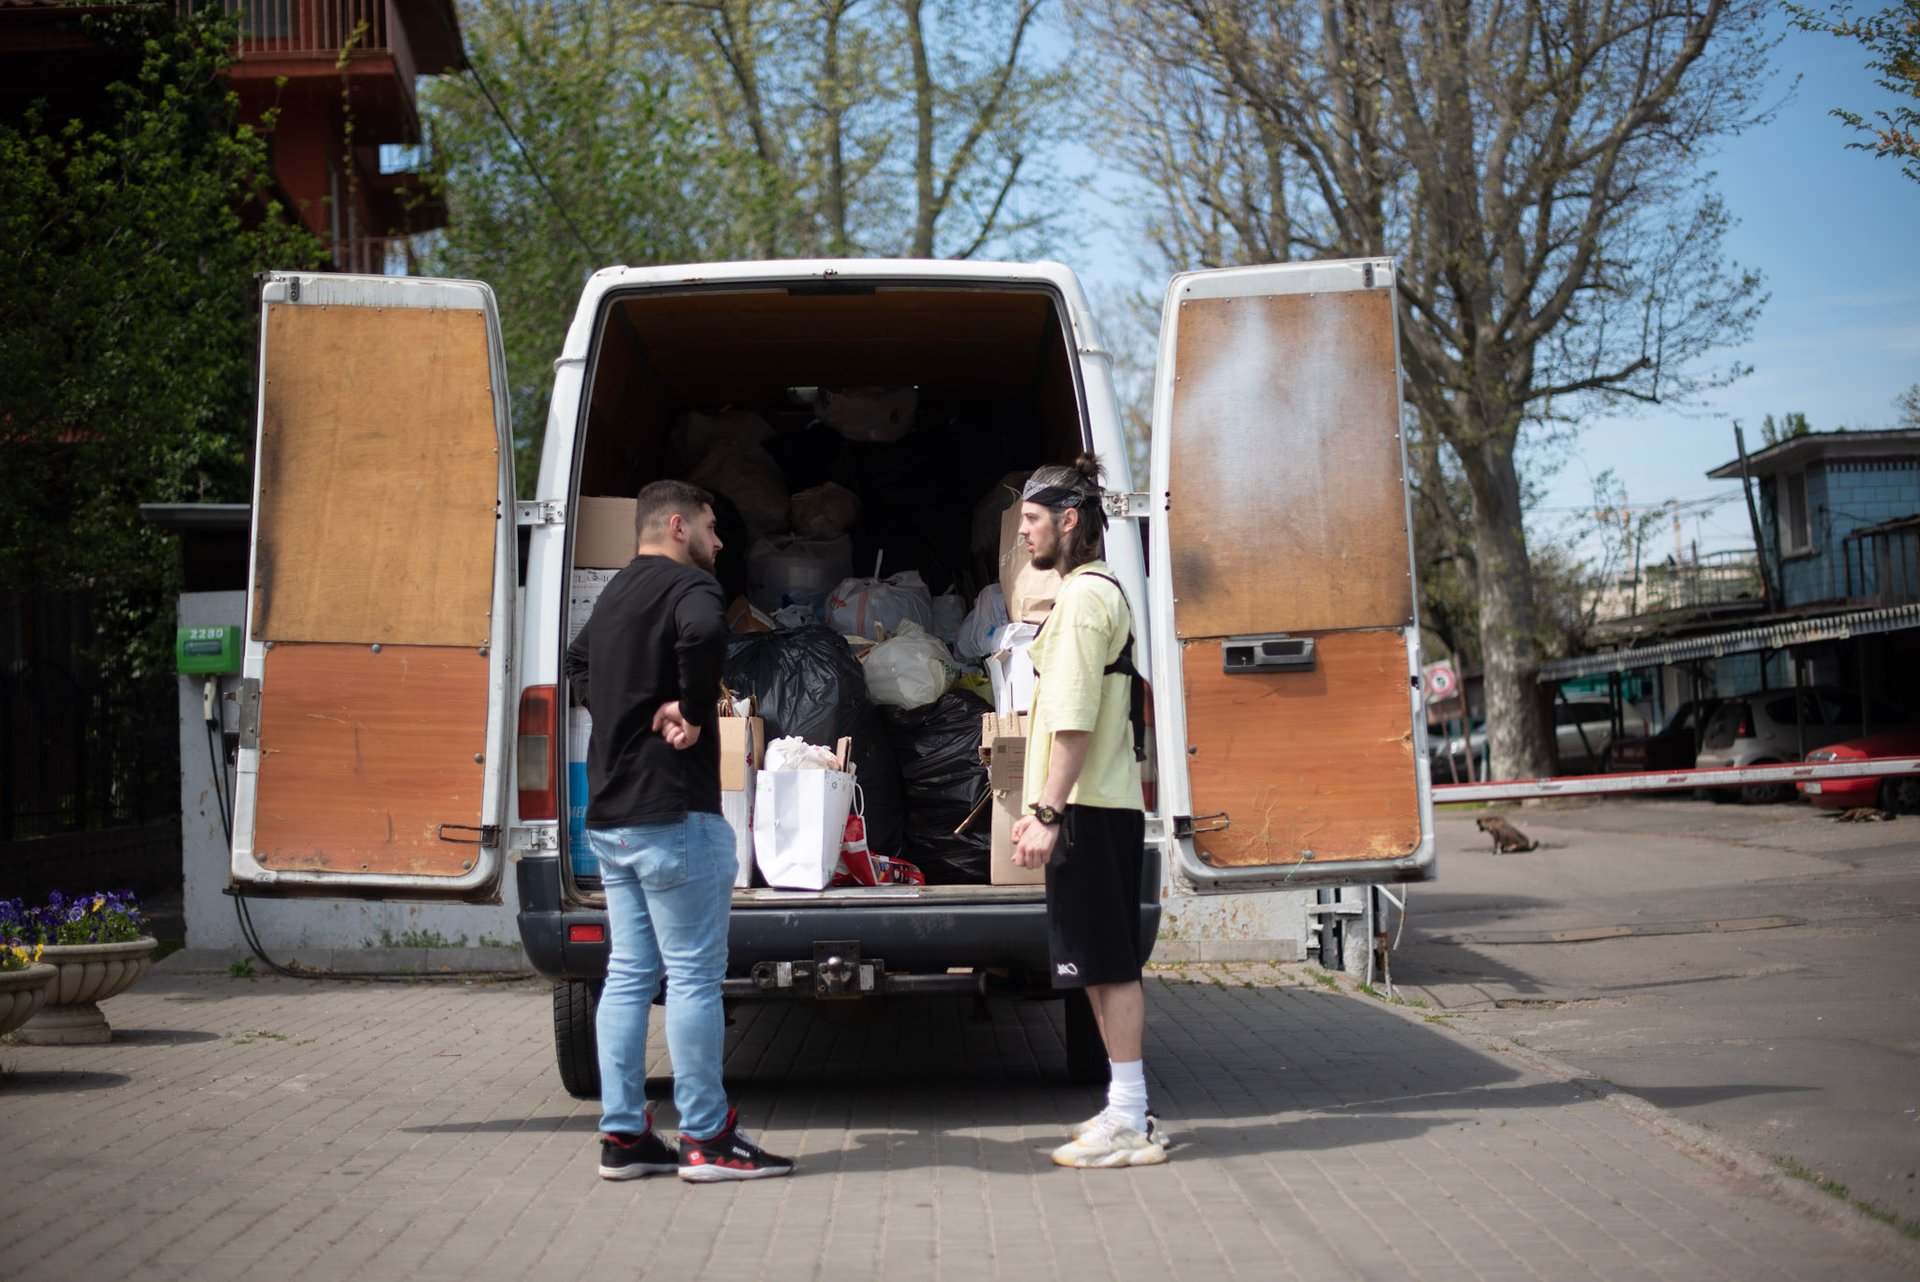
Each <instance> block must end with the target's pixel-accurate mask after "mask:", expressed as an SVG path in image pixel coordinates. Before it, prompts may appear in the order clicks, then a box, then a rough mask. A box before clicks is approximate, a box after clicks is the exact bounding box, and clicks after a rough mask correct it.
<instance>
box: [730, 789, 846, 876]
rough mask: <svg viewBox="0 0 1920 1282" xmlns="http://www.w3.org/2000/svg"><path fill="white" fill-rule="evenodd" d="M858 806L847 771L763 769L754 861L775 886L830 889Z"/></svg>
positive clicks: (757, 798)
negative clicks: (852, 813)
mask: <svg viewBox="0 0 1920 1282" xmlns="http://www.w3.org/2000/svg"><path fill="white" fill-rule="evenodd" d="M852 808H853V776H852V775H850V774H848V773H846V772H845V771H842V770H762V771H760V773H759V775H758V776H757V777H756V778H755V780H754V797H753V859H754V863H756V864H757V865H759V868H760V875H761V877H763V878H765V880H766V883H767V884H768V885H769V886H778V887H780V888H782V889H785V890H824V889H826V886H827V883H828V882H829V881H832V880H833V874H834V871H835V869H836V868H838V867H839V864H840V843H841V841H842V839H844V838H845V836H846V833H847V814H848V812H849V811H850V810H851V809H852Z"/></svg>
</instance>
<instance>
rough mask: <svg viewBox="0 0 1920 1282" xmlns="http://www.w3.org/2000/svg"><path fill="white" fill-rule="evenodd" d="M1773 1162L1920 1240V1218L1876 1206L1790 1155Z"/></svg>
mask: <svg viewBox="0 0 1920 1282" xmlns="http://www.w3.org/2000/svg"><path fill="white" fill-rule="evenodd" d="M1773 1164H1774V1165H1775V1166H1777V1167H1779V1168H1780V1169H1781V1170H1782V1171H1784V1172H1785V1173H1787V1174H1788V1175H1791V1176H1792V1177H1793V1178H1794V1179H1796V1180H1805V1181H1806V1182H1807V1183H1808V1184H1811V1185H1813V1187H1815V1188H1817V1189H1819V1190H1820V1191H1821V1192H1822V1193H1828V1194H1831V1195H1832V1196H1834V1197H1837V1198H1839V1199H1840V1200H1841V1201H1842V1202H1845V1203H1846V1204H1847V1205H1848V1206H1851V1207H1852V1208H1853V1209H1854V1210H1856V1211H1860V1212H1862V1213H1864V1214H1866V1215H1870V1216H1872V1217H1873V1218H1874V1219H1876V1220H1878V1221H1880V1222H1881V1223H1882V1224H1889V1225H1892V1226H1893V1227H1894V1228H1896V1229H1898V1230H1900V1232H1901V1233H1902V1234H1904V1235H1905V1236H1907V1237H1910V1238H1912V1239H1914V1240H1915V1241H1917V1242H1920V1220H1907V1219H1902V1218H1901V1217H1900V1216H1898V1215H1896V1214H1895V1213H1893V1212H1892V1211H1889V1210H1887V1209H1886V1208H1884V1207H1880V1206H1875V1205H1874V1204H1873V1203H1872V1202H1869V1201H1867V1199H1865V1198H1864V1197H1857V1196H1855V1195H1854V1193H1853V1191H1852V1190H1851V1189H1849V1188H1848V1187H1847V1186H1846V1185H1844V1184H1842V1183H1840V1181H1838V1180H1830V1179H1828V1178H1827V1177H1826V1176H1824V1175H1822V1174H1820V1173H1819V1172H1818V1171H1810V1170H1808V1169H1807V1168H1806V1167H1805V1166H1803V1165H1801V1164H1800V1163H1799V1162H1796V1161H1794V1160H1793V1159H1792V1158H1790V1157H1780V1156H1778V1155H1777V1154H1776V1155H1775V1157H1774V1159H1773Z"/></svg>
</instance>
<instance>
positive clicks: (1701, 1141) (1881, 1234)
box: [1300, 975, 1920, 1276]
mask: <svg viewBox="0 0 1920 1282" xmlns="http://www.w3.org/2000/svg"><path fill="white" fill-rule="evenodd" d="M1334 978H1335V979H1336V980H1337V981H1338V983H1337V984H1336V985H1335V986H1334V987H1333V991H1334V992H1336V993H1338V994H1340V995H1341V996H1342V997H1348V998H1352V999H1354V1000H1357V1001H1366V1002H1370V1003H1372V1005H1374V1006H1376V1007H1378V1008H1380V1009H1381V1010H1385V1011H1389V1012H1391V1013H1392V1014H1395V1015H1397V1016H1399V1017H1400V1018H1401V1019H1404V1020H1407V1021H1409V1022H1411V1021H1413V1020H1415V1019H1418V1020H1419V1021H1420V1023H1421V1025H1422V1026H1423V1027H1426V1028H1437V1029H1438V1030H1439V1031H1441V1032H1443V1033H1446V1034H1448V1035H1449V1036H1452V1037H1454V1038H1455V1039H1457V1040H1459V1041H1463V1042H1466V1043H1468V1044H1470V1045H1472V1046H1476V1047H1478V1048H1479V1049H1481V1050H1484V1051H1487V1052H1489V1053H1492V1054H1495V1055H1500V1056H1503V1057H1505V1058H1507V1059H1511V1060H1515V1061H1517V1062H1518V1063H1520V1064H1522V1065H1524V1066H1525V1067H1527V1068H1529V1069H1531V1070H1532V1071H1534V1072H1536V1073H1539V1074H1541V1075H1542V1076H1545V1077H1551V1078H1554V1079H1556V1080H1558V1081H1561V1082H1564V1083H1566V1084H1567V1085H1569V1086H1571V1087H1573V1088H1574V1089H1575V1090H1577V1091H1580V1092H1581V1093H1582V1094H1585V1095H1588V1096H1590V1097H1592V1098H1593V1099H1595V1100H1598V1101H1599V1102H1600V1103H1602V1104H1605V1105H1606V1106H1607V1107H1609V1108H1611V1109H1613V1110H1615V1111H1616V1112H1619V1113H1622V1114H1625V1115H1626V1116H1627V1117H1630V1118H1632V1119H1633V1120H1634V1121H1635V1122H1638V1123H1639V1124H1640V1125H1641V1126H1643V1127H1645V1128H1646V1129H1647V1130H1649V1131H1651V1132H1653V1133H1654V1134H1655V1135H1658V1136H1660V1137H1661V1138H1662V1139H1664V1140H1667V1141H1668V1142H1669V1143H1671V1144H1672V1145H1673V1146H1674V1147H1675V1148H1677V1149H1680V1150H1682V1151H1684V1152H1686V1153H1687V1154H1688V1155H1689V1156H1692V1157H1695V1158H1698V1159H1699V1160H1701V1161H1703V1162H1705V1163H1706V1164H1707V1165H1709V1166H1714V1167H1717V1168H1719V1169H1720V1170H1721V1171H1723V1172H1726V1173H1729V1174H1733V1175H1737V1176H1741V1177H1744V1178H1745V1179H1747V1180H1750V1181H1752V1182H1754V1183H1756V1184H1758V1185H1759V1186H1760V1189H1761V1191H1762V1192H1763V1193H1764V1194H1765V1195H1766V1196H1768V1197H1771V1198H1773V1199H1775V1200H1776V1201H1780V1202H1784V1203H1786V1204H1788V1205H1789V1206H1791V1207H1792V1209H1794V1210H1795V1211H1797V1212H1799V1213H1800V1214H1802V1215H1804V1216H1805V1217H1807V1218H1808V1219H1811V1220H1813V1221H1814V1222H1815V1223H1817V1224H1819V1225H1821V1226H1822V1227H1824V1228H1828V1229H1832V1230H1833V1231H1834V1232H1836V1233H1838V1234H1840V1235H1841V1236H1842V1237H1844V1238H1846V1239H1847V1240H1848V1241H1850V1242H1853V1243H1855V1244H1857V1245H1859V1246H1861V1247H1863V1248H1865V1249H1867V1250H1870V1251H1872V1252H1874V1253H1875V1254H1876V1255H1879V1256H1881V1257H1883V1258H1885V1259H1887V1260H1888V1261H1890V1262H1895V1263H1899V1264H1901V1265H1904V1266H1905V1267H1907V1268H1908V1269H1911V1270H1912V1271H1913V1272H1914V1273H1915V1274H1916V1275H1917V1276H1920V1241H1916V1240H1914V1239H1913V1238H1910V1237H1908V1236H1907V1235H1906V1234H1904V1233H1902V1232H1901V1231H1900V1230H1899V1229H1897V1228H1895V1227H1894V1226H1893V1225H1891V1224H1888V1223H1886V1222H1885V1221H1884V1220H1879V1219H1876V1218H1874V1217H1873V1216H1871V1215H1868V1214H1867V1213H1866V1212H1865V1211H1862V1210H1860V1209H1859V1208H1858V1207H1856V1206H1853V1205H1852V1204H1850V1203H1847V1202H1844V1201H1842V1200H1840V1199H1839V1198H1837V1197H1835V1196H1833V1195H1832V1194H1830V1193H1826V1192H1823V1191H1822V1190H1820V1189H1817V1188H1815V1187H1813V1186H1812V1185H1810V1184H1808V1183H1807V1182H1806V1181H1804V1180H1800V1179H1796V1178H1794V1177H1793V1176H1790V1175H1788V1174H1786V1173H1785V1172H1784V1171H1782V1170H1781V1169H1780V1168H1779V1167H1778V1166H1776V1165H1774V1164H1773V1163H1772V1162H1770V1161H1768V1160H1767V1159H1766V1158H1765V1157H1764V1156H1762V1155H1761V1154H1759V1153H1755V1152H1753V1151H1752V1150H1750V1149H1746V1148H1742V1147H1740V1146H1739V1145H1737V1144H1732V1143H1729V1142H1728V1141H1727V1140H1726V1139H1724V1138H1723V1137H1721V1136H1719V1135H1716V1134H1715V1133H1714V1132H1712V1131H1709V1130H1707V1129H1706V1128H1705V1127H1702V1126H1698V1125H1696V1124H1694V1123H1692V1122H1688V1121H1684V1120H1682V1119H1680V1118H1678V1117H1675V1116H1673V1115H1672V1114H1671V1113H1668V1112H1667V1111H1666V1110H1664V1109H1662V1108H1660V1107H1658V1106H1657V1105H1654V1104H1649V1103H1648V1102H1647V1101H1646V1100H1644V1099H1641V1098H1640V1097H1639V1096H1638V1095H1635V1094H1633V1093H1631V1092H1629V1091H1625V1090H1622V1089H1621V1088H1620V1087H1618V1086H1615V1085H1613V1084H1612V1083H1611V1082H1606V1081H1602V1080H1601V1079H1600V1078H1598V1077H1595V1076H1594V1075H1593V1074H1592V1073H1590V1072H1588V1071H1586V1070H1585V1069H1583V1068H1580V1067H1578V1066H1576V1065H1573V1064H1569V1063H1567V1062H1565V1061H1564V1060H1558V1059H1555V1058H1553V1057H1552V1056H1551V1055H1543V1054H1541V1053H1540V1052H1539V1051H1537V1050H1534V1049H1532V1048H1531V1047H1524V1046H1516V1045H1514V1044H1513V1043H1512V1042H1509V1041H1504V1040H1500V1039H1497V1038H1494V1037H1490V1036H1487V1035H1485V1034H1482V1033H1479V1032H1475V1031H1474V1030H1472V1029H1468V1028H1459V1027H1456V1026H1455V1025H1454V1024H1453V1021H1452V1020H1449V1019H1444V1018H1438V1017H1436V1018H1432V1019H1429V1018H1428V1015H1427V1013H1423V1012H1422V1011H1421V1010H1420V1009H1419V1008H1418V1007H1414V1006H1404V1005H1400V1004H1398V1003H1396V1002H1392V1001H1387V1000H1384V999H1382V998H1378V997H1369V996H1368V995H1367V994H1365V993H1362V992H1359V991H1358V990H1356V989H1355V988H1354V987H1353V986H1352V983H1353V981H1352V980H1351V979H1349V978H1348V977H1347V976H1345V975H1336V976H1334ZM1300 982H1302V983H1306V982H1307V981H1306V980H1304V979H1303V980H1301V981H1300Z"/></svg>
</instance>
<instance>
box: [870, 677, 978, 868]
mask: <svg viewBox="0 0 1920 1282" xmlns="http://www.w3.org/2000/svg"><path fill="white" fill-rule="evenodd" d="M882 711H883V712H884V714H885V716H886V720H887V737H888V738H889V739H890V740H892V742H893V757H894V760H895V761H897V762H898V763H899V765H900V781H901V785H902V788H903V789H904V791H905V793H906V840H905V843H904V844H903V846H902V848H901V855H902V856H903V857H904V858H906V859H907V860H908V861H910V862H911V863H914V864H917V865H919V868H920V871H922V872H924V873H925V874H926V875H927V884H928V885H929V886H984V885H986V884H987V882H988V881H989V880H990V879H991V875H992V859H991V850H990V846H991V844H992V840H993V816H992V815H990V814H988V813H985V812H982V813H981V815H980V817H979V818H978V819H975V820H974V822H973V826H972V827H970V828H968V829H967V831H966V832H964V833H962V834H960V835H959V836H955V835H954V831H953V830H954V829H955V828H957V827H959V826H960V821H961V820H963V819H965V818H966V817H967V815H968V814H969V813H971V812H972V810H973V808H974V807H975V806H976V805H978V804H979V803H980V800H981V798H983V797H985V796H986V795H987V768H986V766H984V765H982V764H981V762H980V714H981V713H983V712H991V711H993V706H992V705H991V704H989V703H988V702H987V701H986V700H984V699H981V698H978V697H977V696H975V695H973V694H970V693H968V692H967V691H965V690H951V691H948V692H947V693H946V694H943V695H941V696H940V698H939V699H937V700H935V701H934V702H933V703H929V704H927V705H925V706H924V707H919V708H912V709H902V708H885V709H883V710H882ZM869 809H871V803H869Z"/></svg>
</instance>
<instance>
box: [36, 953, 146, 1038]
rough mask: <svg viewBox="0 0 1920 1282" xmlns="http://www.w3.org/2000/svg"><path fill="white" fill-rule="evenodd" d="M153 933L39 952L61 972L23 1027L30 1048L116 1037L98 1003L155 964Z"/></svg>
mask: <svg viewBox="0 0 1920 1282" xmlns="http://www.w3.org/2000/svg"><path fill="white" fill-rule="evenodd" d="M158 942H159V941H157V940H155V939H153V938H152V937H150V936H149V937H146V938H142V939H130V940H128V941H127V942H125V943H122V944H49V945H47V947H46V950H45V951H43V952H42V953H41V954H40V960H41V961H42V962H43V963H48V962H50V963H52V965H53V966H54V968H55V969H56V970H57V972H58V973H57V974H56V975H55V977H54V980H53V983H52V984H51V985H50V986H49V987H48V989H47V1004H46V1006H45V1007H44V1008H43V1009H42V1010H41V1011H40V1013H39V1014H37V1015H35V1016H33V1017H32V1018H31V1019H29V1020H28V1021H27V1022H26V1023H25V1024H22V1025H21V1026H20V1040H21V1041H23V1042H26V1043H27V1044H28V1045H30V1046H82V1045H91V1044H96V1043H99V1042H109V1041H112V1040H113V1029H112V1028H111V1027H109V1026H108V1024H107V1017H106V1016H105V1015H102V1014H101V1013H100V1003H101V1002H103V1001H105V1000H107V998H109V997H112V996H115V995H116V994H119V993H123V992H125V991H126V990H127V989H128V988H130V987H132V986H133V982H134V981H135V980H137V979H139V978H140V977H141V976H142V975H144V974H146V973H147V969H148V968H149V967H150V966H152V965H153V950H154V949H155V948H156V947H157V946H158Z"/></svg>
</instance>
